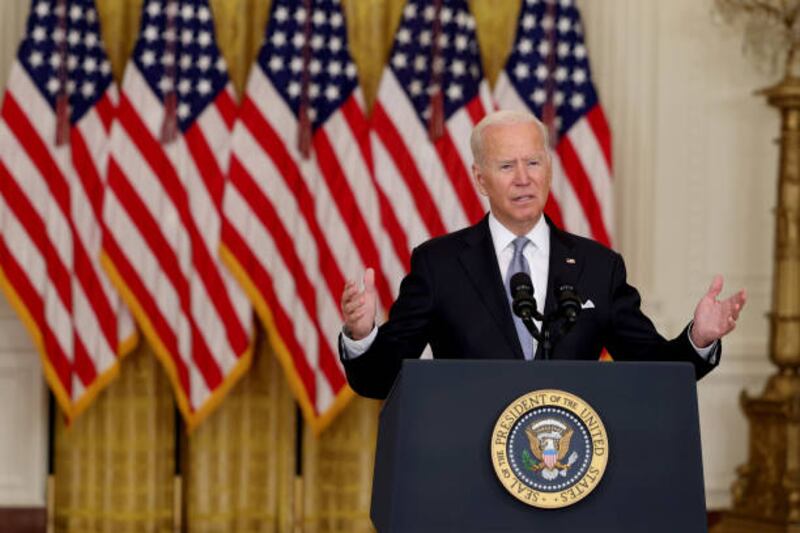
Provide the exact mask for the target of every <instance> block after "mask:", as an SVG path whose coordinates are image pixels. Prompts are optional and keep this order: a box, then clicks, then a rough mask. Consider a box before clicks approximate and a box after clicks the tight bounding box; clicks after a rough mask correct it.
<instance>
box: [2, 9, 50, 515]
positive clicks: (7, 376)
mask: <svg viewBox="0 0 800 533" xmlns="http://www.w3.org/2000/svg"><path fill="white" fill-rule="evenodd" d="M28 6H29V2H28V1H27V0H0V91H3V89H4V88H5V85H6V79H7V78H8V72H9V70H10V68H11V63H12V61H13V59H14V55H15V54H16V52H17V46H18V45H19V40H20V37H21V36H22V34H23V32H24V30H25V19H26V17H27V13H28ZM46 476H47V390H46V388H45V384H44V379H43V378H42V367H41V365H40V364H39V358H38V356H37V354H36V351H35V350H34V349H33V345H32V343H31V340H30V337H29V336H28V333H27V331H25V329H24V327H23V326H22V323H21V322H20V320H19V318H17V315H16V314H15V313H14V311H13V310H12V309H11V307H10V306H9V305H8V302H7V301H6V299H5V298H2V297H0V506H15V507H17V506H19V507H22V506H41V505H44V503H45V478H46Z"/></svg>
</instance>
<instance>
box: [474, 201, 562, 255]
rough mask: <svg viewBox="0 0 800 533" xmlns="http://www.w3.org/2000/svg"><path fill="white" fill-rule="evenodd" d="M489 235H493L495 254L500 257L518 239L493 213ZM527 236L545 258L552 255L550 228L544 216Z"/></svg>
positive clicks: (490, 216) (490, 214)
mask: <svg viewBox="0 0 800 533" xmlns="http://www.w3.org/2000/svg"><path fill="white" fill-rule="evenodd" d="M489 233H490V234H491V235H492V243H493V244H494V252H495V255H497V256H498V257H499V256H500V254H501V253H502V252H503V250H505V249H506V248H507V247H508V246H509V245H510V244H511V242H512V241H513V240H514V239H516V238H517V236H516V235H515V234H514V233H513V232H512V231H511V230H509V229H508V228H507V227H505V226H503V224H501V223H500V221H499V220H497V217H495V216H494V213H491V212H490V213H489ZM525 236H526V237H528V239H530V241H531V242H532V243H533V244H534V246H536V248H537V249H538V250H539V251H541V252H544V253H545V256H547V254H549V253H550V226H548V225H547V221H546V220H545V218H544V215H542V216H540V217H539V221H538V222H537V223H536V225H535V226H533V228H531V230H530V231H529V232H528V233H527V234H526V235H525Z"/></svg>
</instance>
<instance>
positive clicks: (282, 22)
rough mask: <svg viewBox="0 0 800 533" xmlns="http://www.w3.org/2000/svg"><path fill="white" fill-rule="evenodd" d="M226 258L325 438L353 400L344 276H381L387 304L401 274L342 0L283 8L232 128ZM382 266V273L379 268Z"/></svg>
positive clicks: (279, 3)
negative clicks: (344, 342) (390, 245)
mask: <svg viewBox="0 0 800 533" xmlns="http://www.w3.org/2000/svg"><path fill="white" fill-rule="evenodd" d="M232 150H233V155H232V157H231V169H230V174H229V184H228V187H227V189H226V192H225V201H224V204H223V210H224V213H225V218H226V223H225V225H224V226H223V236H222V242H223V257H224V258H225V259H226V262H227V263H228V265H229V266H230V267H231V269H232V271H233V272H234V273H235V274H236V275H237V278H238V279H239V280H240V281H241V283H242V284H243V286H244V287H245V289H246V290H247V292H248V294H249V295H250V298H251V300H252V302H253V304H254V306H255V308H256V311H257V312H258V314H259V316H260V318H261V320H262V321H263V323H264V325H265V327H266V329H267V332H268V334H269V338H270V342H271V344H272V346H273V348H274V349H275V352H276V354H277V356H278V358H279V360H280V362H281V364H282V366H283V367H284V370H285V372H286V374H287V377H288V380H289V383H290V385H291V387H292V390H293V392H294V394H295V396H296V398H297V400H298V403H299V404H300V407H301V409H302V411H303V413H304V416H305V418H306V420H307V421H308V423H309V424H310V425H311V427H312V429H313V430H314V431H317V432H319V431H321V430H322V429H323V428H324V427H325V426H326V425H327V424H328V422H329V421H330V420H331V419H332V418H333V417H334V416H335V414H336V413H337V412H338V411H339V410H340V409H341V408H342V407H343V406H344V405H345V404H346V402H347V400H348V399H349V398H350V397H351V396H352V391H351V390H350V389H349V388H348V387H347V382H346V379H345V376H344V371H343V369H342V368H341V365H340V362H339V359H338V356H337V353H338V351H337V346H336V339H337V335H338V333H339V331H340V330H341V327H342V316H341V314H340V311H339V297H340V295H341V293H342V290H343V288H344V284H345V280H346V278H354V277H356V276H357V275H360V273H361V272H362V271H363V269H364V268H365V266H371V267H376V270H377V276H376V283H377V288H378V292H379V296H380V301H381V302H382V304H383V305H384V307H386V308H388V305H389V304H390V303H391V300H392V293H391V290H390V288H389V284H388V282H387V278H388V277H389V276H401V275H402V273H403V271H404V269H403V266H402V265H401V263H400V262H399V261H398V260H397V258H396V257H394V256H393V255H391V254H388V255H385V254H383V253H382V251H381V250H379V244H378V243H381V242H383V243H385V242H389V238H388V237H387V236H386V235H385V231H384V229H383V227H382V226H381V219H380V206H381V205H388V200H387V199H386V197H384V196H382V195H381V194H380V193H379V191H378V190H377V189H376V187H375V186H374V183H373V180H372V175H371V172H370V166H371V154H370V146H369V126H368V122H367V119H366V116H365V114H364V103H363V97H362V94H361V90H360V89H359V86H358V77H357V72H356V66H355V64H354V63H353V60H352V58H351V56H350V53H349V50H348V44H347V30H346V26H345V19H344V15H343V12H342V8H341V6H340V4H339V0H307V1H305V2H297V1H290V0H275V1H273V5H272V12H271V15H270V22H269V25H268V27H267V29H266V36H265V40H264V44H263V46H262V48H261V50H260V52H259V55H258V59H257V61H256V64H255V65H254V66H253V68H252V70H251V73H250V77H249V79H248V83H247V89H246V93H245V96H244V99H243V101H242V105H241V111H240V119H239V121H238V122H237V124H236V127H235V128H234V136H233V148H232ZM381 266H383V268H381Z"/></svg>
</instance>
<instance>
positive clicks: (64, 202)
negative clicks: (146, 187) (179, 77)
mask: <svg viewBox="0 0 800 533" xmlns="http://www.w3.org/2000/svg"><path fill="white" fill-rule="evenodd" d="M115 98H116V89H115V87H114V84H113V82H112V79H111V69H110V66H109V63H108V60H107V58H106V53H105V51H104V48H103V43H102V39H101V36H100V27H99V24H98V20H97V11H96V10H95V5H94V1H93V0H72V1H71V2H66V1H63V0H62V1H59V0H36V1H34V2H33V3H32V5H31V10H30V15H29V16H28V26H27V32H26V34H25V37H24V38H23V41H22V44H21V45H20V47H19V51H18V53H17V57H16V60H15V62H14V64H13V67H12V70H11V75H10V77H9V82H8V87H7V90H6V93H5V99H4V101H3V106H2V111H0V113H1V114H2V121H0V268H1V269H2V270H1V271H0V282H2V286H3V289H4V290H5V293H6V296H8V298H9V300H10V302H11V303H12V305H13V306H14V307H15V309H16V311H17V312H18V314H19V315H20V317H21V318H22V320H23V322H24V323H25V325H26V326H27V328H28V330H29V331H30V333H31V335H32V337H33V339H34V342H35V344H36V346H37V348H38V350H39V353H40V355H41V359H42V365H43V367H44V372H45V376H46V378H47V381H48V384H49V385H50V388H51V389H52V390H53V393H54V395H55V397H56V399H57V400H58V403H59V405H60V407H61V409H62V410H63V412H64V413H65V414H66V416H67V417H68V418H72V417H74V416H77V415H78V414H79V413H80V412H81V411H82V410H83V409H85V408H86V407H87V406H88V405H89V403H90V401H91V399H92V398H93V397H94V396H95V395H96V394H97V393H98V392H99V391H100V390H101V388H102V387H103V386H104V385H105V384H106V383H108V381H109V380H110V379H111V378H112V377H113V376H114V375H116V373H117V371H118V368H119V360H120V357H121V356H123V355H125V354H126V353H127V352H129V351H130V350H131V349H132V348H133V347H134V345H135V342H136V331H135V328H134V324H133V321H132V319H131V317H130V315H129V314H128V312H127V310H126V308H125V307H124V306H123V304H122V303H121V301H120V299H119V297H118V296H117V294H116V292H115V291H114V289H113V287H112V286H111V285H110V283H109V282H108V281H107V280H106V279H105V277H104V276H103V275H102V271H101V270H100V264H99V255H100V245H101V228H100V223H99V220H100V217H101V206H102V201H103V191H104V189H105V171H106V165H107V160H108V132H109V129H110V127H111V122H112V120H113V117H114V111H113V110H114V100H115Z"/></svg>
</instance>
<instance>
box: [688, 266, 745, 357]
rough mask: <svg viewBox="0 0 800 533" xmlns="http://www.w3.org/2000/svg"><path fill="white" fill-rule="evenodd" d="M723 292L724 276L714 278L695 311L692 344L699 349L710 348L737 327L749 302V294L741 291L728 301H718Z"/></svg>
mask: <svg viewBox="0 0 800 533" xmlns="http://www.w3.org/2000/svg"><path fill="white" fill-rule="evenodd" d="M720 292H722V276H720V275H716V276H714V281H712V282H711V286H710V287H709V288H708V292H707V293H706V294H705V295H704V296H703V297H702V298H701V299H700V302H699V303H698V304H697V307H696V308H695V310H694V324H693V325H692V331H691V336H692V342H693V343H694V345H695V346H697V347H698V348H705V347H707V346H710V345H711V343H712V342H715V341H717V340H719V339H721V338H722V337H724V336H725V335H727V334H728V333H730V332H731V331H733V328H735V327H736V320H737V319H738V318H739V313H740V312H741V310H742V307H744V304H745V302H746V301H747V294H746V293H745V291H744V290H740V291H739V292H737V293H736V294H734V295H733V296H731V297H730V298H728V299H726V300H717V296H719V293H720Z"/></svg>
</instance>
